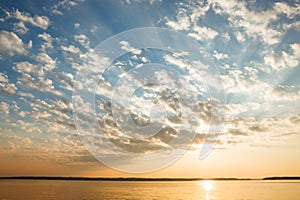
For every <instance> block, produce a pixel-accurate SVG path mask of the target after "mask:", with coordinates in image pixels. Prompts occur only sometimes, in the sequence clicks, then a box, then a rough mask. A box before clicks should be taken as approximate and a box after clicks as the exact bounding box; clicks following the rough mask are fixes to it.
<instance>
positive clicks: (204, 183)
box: [201, 181, 214, 192]
mask: <svg viewBox="0 0 300 200" xmlns="http://www.w3.org/2000/svg"><path fill="white" fill-rule="evenodd" d="M201 186H202V187H203V189H204V190H205V191H206V192H209V191H210V190H212V189H213V187H214V184H213V182H212V181H202V182H201Z"/></svg>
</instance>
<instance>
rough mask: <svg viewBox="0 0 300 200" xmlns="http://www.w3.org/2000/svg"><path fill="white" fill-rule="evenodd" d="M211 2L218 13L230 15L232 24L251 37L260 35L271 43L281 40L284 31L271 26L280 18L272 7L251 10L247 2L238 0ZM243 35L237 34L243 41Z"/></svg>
mask: <svg viewBox="0 0 300 200" xmlns="http://www.w3.org/2000/svg"><path fill="white" fill-rule="evenodd" d="M210 3H211V4H212V5H213V6H212V8H213V9H214V11H215V12H216V13H217V14H221V15H224V16H228V20H229V22H230V25H231V26H232V27H234V28H236V29H237V30H239V31H242V32H244V33H246V34H247V35H248V36H249V37H251V38H256V37H258V38H259V39H260V40H261V41H263V42H264V43H266V44H269V45H272V44H276V43H278V42H280V38H281V36H282V35H283V32H282V31H279V30H276V29H275V28H273V27H272V26H269V24H270V23H271V22H273V21H275V20H277V19H278V13H276V12H274V11H273V10H272V9H268V10H263V11H255V10H249V9H248V7H247V2H245V1H237V0H228V1H222V0H211V1H210ZM241 36H242V35H237V39H238V40H239V41H243V37H241Z"/></svg>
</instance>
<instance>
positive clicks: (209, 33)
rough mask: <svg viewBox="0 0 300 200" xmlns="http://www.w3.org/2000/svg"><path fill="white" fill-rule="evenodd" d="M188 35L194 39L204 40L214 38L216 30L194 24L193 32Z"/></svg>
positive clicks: (216, 33)
mask: <svg viewBox="0 0 300 200" xmlns="http://www.w3.org/2000/svg"><path fill="white" fill-rule="evenodd" d="M188 35H189V36H191V37H192V38H194V39H196V40H199V41H204V40H211V39H214V38H215V37H216V36H217V35H218V32H216V31H214V30H213V29H211V28H208V27H205V26H194V28H193V32H191V33H189V34H188Z"/></svg>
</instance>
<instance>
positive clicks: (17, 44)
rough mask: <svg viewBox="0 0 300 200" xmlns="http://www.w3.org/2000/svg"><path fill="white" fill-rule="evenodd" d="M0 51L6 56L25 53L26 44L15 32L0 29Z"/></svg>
mask: <svg viewBox="0 0 300 200" xmlns="http://www.w3.org/2000/svg"><path fill="white" fill-rule="evenodd" d="M0 53H1V54H2V55H7V56H14V55H16V54H20V55H22V54H27V50H26V45H25V44H24V43H23V41H22V39H21V38H19V37H18V36H17V35H16V34H15V33H13V32H8V31H3V30H1V31H0Z"/></svg>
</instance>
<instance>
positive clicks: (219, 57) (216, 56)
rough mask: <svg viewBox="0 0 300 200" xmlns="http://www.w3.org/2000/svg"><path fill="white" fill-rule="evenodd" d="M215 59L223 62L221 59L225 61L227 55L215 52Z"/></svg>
mask: <svg viewBox="0 0 300 200" xmlns="http://www.w3.org/2000/svg"><path fill="white" fill-rule="evenodd" d="M213 56H214V57H215V58H216V59H218V60H223V59H226V58H228V54H225V53H219V52H217V51H216V50H215V51H214V55H213Z"/></svg>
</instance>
